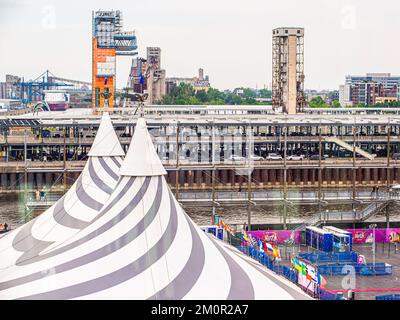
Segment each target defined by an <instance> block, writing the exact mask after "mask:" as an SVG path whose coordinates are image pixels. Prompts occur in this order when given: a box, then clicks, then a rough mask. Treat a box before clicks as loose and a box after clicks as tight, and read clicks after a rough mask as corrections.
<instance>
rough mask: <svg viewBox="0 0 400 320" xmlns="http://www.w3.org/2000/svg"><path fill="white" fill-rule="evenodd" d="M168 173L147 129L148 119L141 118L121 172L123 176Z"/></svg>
mask: <svg viewBox="0 0 400 320" xmlns="http://www.w3.org/2000/svg"><path fill="white" fill-rule="evenodd" d="M166 173H167V172H166V171H165V169H164V166H163V165H162V163H161V160H160V158H159V157H158V155H157V152H156V150H155V148H154V144H153V142H152V140H151V136H150V134H149V132H148V130H147V125H146V121H145V120H144V119H143V118H139V119H138V120H137V123H136V127H135V134H134V135H133V137H132V141H131V145H130V146H129V150H128V152H127V154H126V157H125V161H124V163H123V164H122V167H121V170H120V172H119V174H120V175H121V176H131V177H146V176H148V177H149V176H159V175H164V174H166Z"/></svg>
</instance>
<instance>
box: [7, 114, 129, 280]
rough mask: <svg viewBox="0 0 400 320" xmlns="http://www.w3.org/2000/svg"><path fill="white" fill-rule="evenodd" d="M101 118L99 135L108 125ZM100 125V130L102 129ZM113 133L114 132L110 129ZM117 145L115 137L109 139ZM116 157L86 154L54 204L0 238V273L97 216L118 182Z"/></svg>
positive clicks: (78, 229)
mask: <svg viewBox="0 0 400 320" xmlns="http://www.w3.org/2000/svg"><path fill="white" fill-rule="evenodd" d="M107 123H110V118H109V117H108V118H107V117H103V118H102V122H101V125H100V126H101V128H99V134H100V136H101V135H102V130H103V129H104V128H107V127H109V126H107V125H104V124H107ZM102 128H103V129H102ZM114 135H115V132H114ZM111 141H112V145H115V143H118V144H119V141H118V138H117V136H116V135H115V137H114V138H113V139H112V140H111ZM121 164H122V158H121V157H120V156H101V157H97V156H91V157H89V159H88V161H87V163H86V165H85V167H84V169H83V170H82V172H81V174H80V176H79V178H78V179H77V181H75V183H74V184H73V185H72V186H71V188H70V189H69V190H68V191H67V192H66V193H65V194H64V196H63V197H61V198H60V199H59V200H58V201H57V202H56V203H55V204H54V205H52V206H51V207H50V208H49V209H47V210H46V211H45V212H43V213H42V214H41V215H39V216H38V217H36V218H35V219H33V220H31V221H30V222H28V223H27V224H25V225H23V226H21V227H19V228H17V229H15V230H13V231H10V232H9V233H7V234H6V235H4V237H2V238H1V239H0V255H1V259H0V272H1V271H2V270H5V269H8V268H11V267H12V266H14V265H24V264H29V263H30V262H31V259H32V258H33V257H34V256H36V255H38V254H40V253H41V252H46V251H49V250H52V249H53V248H55V247H56V246H57V245H59V244H60V243H62V242H64V241H65V240H66V239H68V238H69V237H71V236H72V235H74V234H75V233H76V232H78V231H80V230H82V229H84V228H85V227H86V226H88V225H89V224H90V222H91V221H92V220H93V219H94V218H95V217H96V216H97V214H98V213H99V210H100V209H101V208H102V207H103V204H104V203H105V201H106V200H107V199H108V198H109V197H110V195H111V193H112V191H113V189H114V187H115V185H116V184H117V181H118V178H119V176H118V171H119V168H120V167H121Z"/></svg>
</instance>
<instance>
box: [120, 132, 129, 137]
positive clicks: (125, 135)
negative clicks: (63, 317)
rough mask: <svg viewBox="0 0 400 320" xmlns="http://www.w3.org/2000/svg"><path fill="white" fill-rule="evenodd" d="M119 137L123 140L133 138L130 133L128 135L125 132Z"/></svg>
mask: <svg viewBox="0 0 400 320" xmlns="http://www.w3.org/2000/svg"><path fill="white" fill-rule="evenodd" d="M119 136H120V137H122V138H131V137H132V135H131V134H130V133H127V132H123V133H121V134H120V135H119Z"/></svg>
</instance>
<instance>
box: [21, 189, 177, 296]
mask: <svg viewBox="0 0 400 320" xmlns="http://www.w3.org/2000/svg"><path fill="white" fill-rule="evenodd" d="M170 207H171V208H170V209H171V210H170V219H169V222H168V226H167V228H166V230H165V232H164V233H163V235H162V236H161V238H160V239H159V240H158V242H157V243H156V244H155V245H154V246H153V247H152V248H151V249H150V250H149V251H147V252H146V253H145V254H143V255H142V256H141V257H139V258H138V259H136V260H135V261H133V262H132V263H130V264H128V265H126V266H124V267H122V268H120V269H118V270H116V271H114V272H111V273H109V274H107V275H104V276H102V277H99V278H95V279H93V280H89V281H85V282H82V283H79V284H76V285H72V286H69V287H65V288H61V289H56V290H52V291H48V292H44V293H40V294H35V295H30V296H26V297H23V298H19V299H18V300H36V299H49V300H58V299H72V298H77V297H80V296H85V295H88V294H92V293H96V292H99V291H102V290H106V289H108V288H111V287H114V286H116V285H118V284H120V283H123V282H125V281H128V280H130V279H132V278H133V277H135V276H137V275H138V274H140V273H142V272H143V271H145V270H146V269H148V268H149V267H151V266H152V265H153V264H154V263H155V262H156V261H158V260H159V259H160V258H161V257H162V256H163V255H164V254H165V253H166V252H167V250H168V248H169V247H170V246H171V244H172V242H173V240H174V238H175V236H176V231H177V227H178V223H177V222H178V221H177V209H176V206H175V203H174V200H173V196H172V195H171V194H170Z"/></svg>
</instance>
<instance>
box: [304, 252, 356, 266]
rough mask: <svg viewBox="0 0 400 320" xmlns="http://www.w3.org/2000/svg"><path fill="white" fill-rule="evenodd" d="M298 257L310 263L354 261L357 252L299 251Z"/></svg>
mask: <svg viewBox="0 0 400 320" xmlns="http://www.w3.org/2000/svg"><path fill="white" fill-rule="evenodd" d="M299 257H300V258H302V259H304V260H306V261H308V262H311V263H316V264H319V263H342V262H356V261H357V257H358V255H357V253H356V252H354V251H351V252H333V253H330V252H318V253H313V252H300V253H299Z"/></svg>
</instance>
